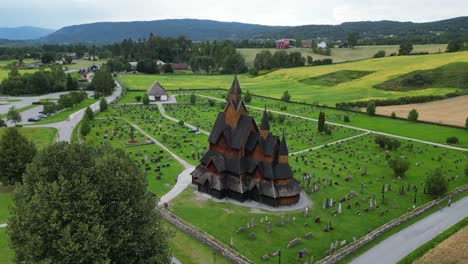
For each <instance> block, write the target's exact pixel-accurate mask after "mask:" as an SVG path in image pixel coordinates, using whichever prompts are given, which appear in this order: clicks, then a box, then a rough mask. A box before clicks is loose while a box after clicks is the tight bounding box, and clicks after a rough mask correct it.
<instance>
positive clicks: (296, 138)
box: [164, 94, 363, 153]
mask: <svg viewBox="0 0 468 264" xmlns="http://www.w3.org/2000/svg"><path fill="white" fill-rule="evenodd" d="M177 102H178V104H168V105H164V109H165V110H166V113H167V114H168V115H170V116H172V117H175V118H177V119H179V120H183V121H184V122H187V123H190V124H192V125H194V126H197V127H199V128H200V129H203V130H205V131H208V132H210V131H211V128H212V127H213V125H214V122H215V120H216V116H217V115H218V112H220V111H223V109H224V107H225V103H223V102H221V101H214V100H210V99H207V98H203V97H199V96H197V97H196V101H195V103H194V104H191V102H190V95H185V94H181V95H178V96H177ZM248 111H249V115H251V116H253V117H254V118H255V120H256V121H257V122H258V124H257V125H259V123H260V122H261V120H262V115H263V111H261V110H257V109H253V108H248ZM267 112H268V108H267ZM268 117H269V121H270V127H271V128H272V130H271V131H272V133H273V134H275V135H281V134H282V131H283V130H284V131H285V133H286V137H287V141H288V147H289V150H290V152H291V153H293V152H296V151H300V150H304V149H308V148H311V147H314V146H319V145H323V144H326V143H330V142H334V141H337V140H340V139H344V138H348V137H352V136H355V135H359V134H362V133H363V132H362V131H358V130H354V129H349V128H345V127H338V126H331V125H329V126H328V128H329V133H326V132H321V133H320V132H318V122H315V121H311V120H306V119H302V118H299V117H292V116H287V115H280V114H277V113H271V112H268Z"/></svg>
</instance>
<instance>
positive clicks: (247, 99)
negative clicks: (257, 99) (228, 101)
mask: <svg viewBox="0 0 468 264" xmlns="http://www.w3.org/2000/svg"><path fill="white" fill-rule="evenodd" d="M244 101H245V102H246V103H250V102H251V101H252V94H251V93H250V91H249V90H247V91H246V92H245V95H244Z"/></svg>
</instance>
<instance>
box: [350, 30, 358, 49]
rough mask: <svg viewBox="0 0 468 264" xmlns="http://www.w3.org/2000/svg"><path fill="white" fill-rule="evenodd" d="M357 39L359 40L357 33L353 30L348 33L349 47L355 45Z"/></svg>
mask: <svg viewBox="0 0 468 264" xmlns="http://www.w3.org/2000/svg"><path fill="white" fill-rule="evenodd" d="M358 40H359V33H357V32H353V33H349V34H348V46H350V47H351V48H354V47H355V46H357V43H358Z"/></svg>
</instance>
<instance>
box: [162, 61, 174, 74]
mask: <svg viewBox="0 0 468 264" xmlns="http://www.w3.org/2000/svg"><path fill="white" fill-rule="evenodd" d="M163 71H164V73H174V69H173V68H172V65H171V64H170V63H166V64H164V66H163Z"/></svg>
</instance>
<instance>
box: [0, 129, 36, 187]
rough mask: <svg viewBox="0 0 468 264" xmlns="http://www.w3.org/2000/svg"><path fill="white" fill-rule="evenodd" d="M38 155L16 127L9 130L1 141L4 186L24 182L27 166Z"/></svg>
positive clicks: (0, 156)
mask: <svg viewBox="0 0 468 264" xmlns="http://www.w3.org/2000/svg"><path fill="white" fill-rule="evenodd" d="M35 155H36V148H35V147H34V144H33V143H32V142H30V141H29V140H28V139H27V138H26V137H24V136H23V135H21V134H20V133H19V132H18V129H17V128H15V127H10V128H7V129H6V131H5V134H4V135H3V137H2V138H1V139H0V168H1V169H0V182H1V183H2V184H4V185H7V184H15V183H17V182H19V183H21V182H22V177H23V173H24V172H25V171H26V166H27V165H28V164H29V163H30V162H31V161H32V160H33V158H34V156H35Z"/></svg>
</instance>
